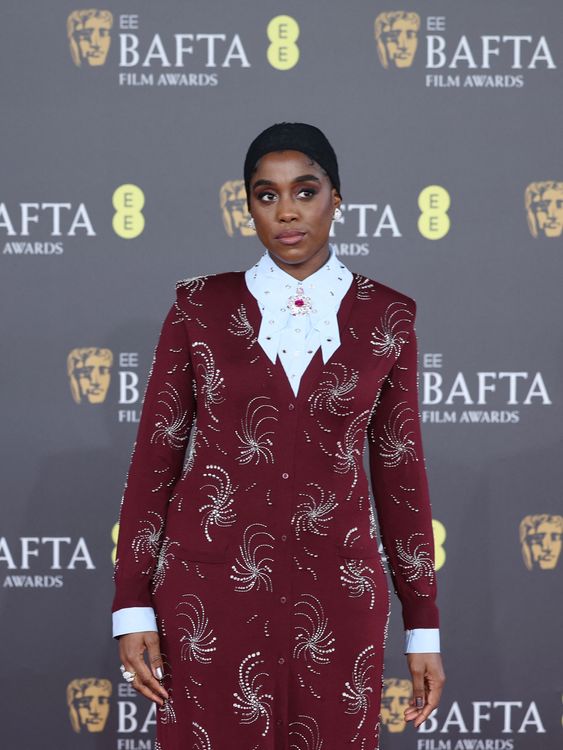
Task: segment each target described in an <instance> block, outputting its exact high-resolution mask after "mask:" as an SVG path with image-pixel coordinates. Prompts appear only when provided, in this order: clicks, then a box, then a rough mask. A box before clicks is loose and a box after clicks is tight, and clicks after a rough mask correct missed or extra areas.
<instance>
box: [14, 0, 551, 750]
mask: <svg viewBox="0 0 563 750" xmlns="http://www.w3.org/2000/svg"><path fill="white" fill-rule="evenodd" d="M396 11H397V12H396ZM402 11H404V12H402ZM279 16H285V18H279ZM562 22H563V11H562V6H561V3H560V2H557V0H538V2H535V3H529V2H524V0H494V1H493V2H491V0H488V1H486V0H473V2H456V1H455V0H450V1H449V2H445V1H444V2H439V1H437V0H426V1H425V2H422V1H421V0H415V1H414V2H411V3H409V4H407V5H405V4H397V5H396V6H395V5H393V4H391V7H389V5H388V4H387V3H385V4H382V3H379V2H357V3H351V4H346V3H342V2H336V1H335V0H330V1H328V0H325V1H324V2H321V1H320V0H313V1H312V2H308V3H303V2H294V1H293V0H285V2H284V3H282V4H280V3H277V2H271V1H270V0H264V1H263V2H260V3H258V2H244V3H243V2H238V3H227V2H223V3H219V2H215V1H213V2H210V1H209V0H207V1H206V2H203V1H201V2H195V1H194V0H191V1H186V0H184V2H180V1H179V0H165V1H162V2H159V3H153V2H148V1H147V0H139V1H138V2H135V3H131V2H125V0H123V1H122V2H120V3H118V2H110V3H106V4H104V5H101V6H99V7H98V8H97V9H92V8H89V7H88V6H85V7H83V6H77V5H76V4H75V3H69V2H64V1H63V0H58V1H57V2H51V3H45V2H39V0H34V1H32V2H18V3H16V2H11V3H9V2H4V3H3V13H2V23H1V28H0V58H1V64H0V71H1V72H0V87H1V88H0V93H1V102H2V106H1V108H0V122H1V126H2V138H1V140H0V149H1V157H2V158H1V163H2V174H1V179H2V182H1V194H0V263H1V280H2V282H1V283H2V289H1V295H0V299H1V302H2V315H1V318H0V319H1V323H2V329H3V330H2V333H3V345H2V353H3V354H2V398H3V410H2V414H3V419H2V426H3V436H4V440H3V450H2V454H3V458H4V462H3V471H2V479H3V492H2V515H1V528H0V574H1V575H0V583H1V585H0V606H1V610H2V615H1V617H2V620H1V622H2V628H1V629H2V638H1V643H2V652H3V654H2V657H1V664H2V674H3V679H2V680H0V705H1V706H2V715H3V719H2V745H3V746H6V747H10V748H21V749H22V750H28V749H31V748H39V747H45V746H47V747H56V748H59V749H61V750H62V748H73V750H74V749H76V748H89V747H96V748H108V749H109V748H116V749H117V750H148V749H149V748H151V747H152V746H153V741H152V737H153V734H154V715H153V712H151V711H149V708H150V705H149V704H148V702H147V701H146V700H145V699H143V698H141V697H137V694H136V693H135V692H134V691H132V690H130V689H129V688H128V686H127V685H126V684H125V683H123V682H122V681H121V679H120V673H119V670H118V665H119V662H118V655H117V647H116V643H115V642H114V641H113V640H112V638H111V631H110V605H111V597H112V594H113V585H112V580H111V576H112V553H113V548H114V542H115V534H116V529H115V524H116V521H117V517H118V512H119V502H120V498H121V493H122V490H123V485H124V481H125V475H126V471H127V468H128V462H129V459H130V455H131V451H132V447H133V441H134V439H135V431H136V421H135V420H137V419H138V414H139V407H140V401H141V399H142V393H143V389H144V386H145V383H146V378H147V374H148V371H149V366H150V361H151V357H152V352H153V349H154V346H155V344H156V338H157V335H158V331H159V329H160V325H161V323H162V320H163V318H164V315H165V313H166V310H167V309H168V306H169V305H170V303H171V301H172V299H173V295H174V282H175V281H176V280H177V279H181V278H185V277H189V276H194V275H198V274H205V273H216V272H222V271H228V270H242V269H245V268H247V267H249V266H250V265H251V264H252V263H253V262H255V261H256V260H257V258H258V257H259V255H260V253H261V252H262V251H263V247H262V246H261V245H260V243H259V241H258V240H257V238H256V237H255V236H254V235H252V234H250V235H249V236H247V235H248V232H247V230H245V228H244V223H245V221H246V218H247V217H246V216H245V215H244V189H243V185H242V183H241V180H242V164H243V158H244V154H245V152H246V149H247V147H248V145H249V143H250V141H251V140H252V138H254V136H255V135H257V133H258V132H260V131H261V130H262V129H263V128H265V127H267V126H268V125H270V124H272V123H273V122H278V121H280V120H290V121H294V120H301V121H306V122H310V123H313V124H316V125H318V126H319V127H321V128H322V129H323V130H324V131H325V133H326V134H327V136H328V138H329V139H330V140H331V142H332V143H333V145H334V147H335V150H336V152H337V154H338V157H339V161H340V172H341V180H342V195H343V203H344V205H343V209H344V210H343V213H344V216H343V219H342V221H341V222H340V223H338V224H335V225H334V236H333V237H331V242H332V243H333V245H334V247H335V250H336V252H337V254H338V255H339V256H340V257H341V258H342V260H343V261H344V262H345V263H346V264H347V265H348V267H349V268H350V269H351V270H355V271H358V272H361V273H364V274H366V275H368V276H371V277H372V278H375V279H377V280H379V281H381V282H383V283H386V284H389V285H391V286H394V287H396V288H398V289H400V290H401V291H403V292H405V293H407V294H409V295H411V296H413V297H414V298H415V299H416V300H417V303H418V316H417V333H418V337H419V344H420V400H421V401H420V411H421V416H422V419H423V420H424V424H423V431H424V440H425V452H426V460H427V467H428V473H429V483H430V488H431V496H432V508H433V515H434V518H435V534H436V566H437V569H438V587H439V605H440V609H441V618H442V627H441V635H442V651H443V659H444V665H445V669H446V674H447V684H446V688H445V691H444V694H443V697H442V702H441V705H440V706H439V708H438V710H437V711H436V712H435V715H434V716H433V717H432V718H431V719H430V720H429V721H427V722H426V724H425V725H424V726H423V727H422V728H420V729H419V730H418V731H415V730H414V729H413V727H412V725H411V724H409V725H407V726H405V724H404V723H403V722H402V721H401V716H402V712H403V710H404V707H405V705H404V701H405V700H406V696H408V690H409V683H408V682H406V680H408V678H409V673H408V670H407V664H406V658H405V656H404V655H403V653H402V647H403V630H402V624H401V620H400V610H399V603H398V600H397V599H396V598H395V597H394V598H393V610H392V614H391V622H390V633H389V638H388V641H387V652H386V668H385V676H386V689H385V694H384V700H383V713H382V718H383V722H384V724H385V729H384V731H383V736H382V747H384V748H388V749H389V750H392V748H408V749H413V750H414V749H415V748H416V750H438V749H440V750H456V749H457V748H466V747H467V748H475V750H479V748H486V749H487V750H509V749H510V748H518V750H523V749H524V748H556V747H560V746H561V713H562V702H561V696H562V687H563V686H562V681H561V673H562V670H561V666H562V665H561V645H560V637H561V610H562V606H561V578H560V572H561V568H562V565H563V562H562V561H561V560H560V559H559V553H560V548H561V535H562V524H563V518H562V515H561V514H562V504H561V486H562V480H563V470H562V464H563V461H562V460H561V436H562V429H561V423H562V419H563V413H562V410H561V401H562V399H561V397H562V393H561V390H562V385H561V376H560V372H561V330H562V325H561V321H562V312H563V310H562V307H563V305H562V296H561V292H560V288H561V278H562V276H561V270H562V261H561V253H562V228H563V168H562V165H561V145H560V141H561V122H562V114H563V113H562V106H561V104H562V97H561V88H562V72H563V71H562V67H563V54H562V53H563V35H562V34H561V28H562ZM297 32H298V36H297V37H296V33H297ZM175 35H184V36H183V37H182V36H178V37H175ZM189 35H192V36H191V37H190V36H189ZM198 35H200V36H199V37H198ZM202 35H203V36H202ZM209 35H218V36H216V37H211V36H209ZM177 46H178V47H179V48H180V51H181V49H182V48H184V49H185V50H186V51H185V52H184V53H183V55H182V54H179V55H177V51H176V48H177ZM190 48H191V51H189V50H190ZM557 154H559V156H557ZM141 197H142V198H144V205H143V206H142V207H141V206H140V202H142V201H141ZM366 465H367V463H366ZM558 639H559V640H558ZM366 750H371V749H366Z"/></svg>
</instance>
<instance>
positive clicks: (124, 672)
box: [119, 664, 137, 682]
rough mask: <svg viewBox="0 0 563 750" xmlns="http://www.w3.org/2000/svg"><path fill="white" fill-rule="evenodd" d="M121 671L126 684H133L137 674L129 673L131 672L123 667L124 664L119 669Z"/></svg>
mask: <svg viewBox="0 0 563 750" xmlns="http://www.w3.org/2000/svg"><path fill="white" fill-rule="evenodd" d="M119 669H120V670H121V674H122V676H123V679H124V680H125V681H126V682H133V680H134V679H135V677H136V676H137V673H136V672H129V671H127V669H125V667H124V666H123V664H122V665H121V666H120V667H119Z"/></svg>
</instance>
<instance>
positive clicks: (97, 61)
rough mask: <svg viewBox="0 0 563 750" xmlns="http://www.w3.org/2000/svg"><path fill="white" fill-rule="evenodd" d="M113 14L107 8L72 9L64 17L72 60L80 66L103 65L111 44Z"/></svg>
mask: <svg viewBox="0 0 563 750" xmlns="http://www.w3.org/2000/svg"><path fill="white" fill-rule="evenodd" d="M112 26H113V14H112V13H111V12H110V11H109V10H96V9H95V8H90V9H88V10H73V11H72V13H71V14H70V15H69V16H68V18H67V19H66V33H67V36H68V43H69V45H70V54H71V56H72V62H73V63H74V64H75V65H76V67H77V68H80V66H81V65H82V63H83V62H84V61H85V62H87V63H88V65H89V66H90V67H96V66H98V65H103V64H104V63H105V61H106V57H107V54H108V50H109V45H110V44H111V36H110V31H111V27H112Z"/></svg>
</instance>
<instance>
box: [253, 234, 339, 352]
mask: <svg viewBox="0 0 563 750" xmlns="http://www.w3.org/2000/svg"><path fill="white" fill-rule="evenodd" d="M245 279H246V284H247V286H248V289H249V291H250V292H251V294H252V295H253V296H254V297H255V298H256V300H257V301H258V305H259V307H260V311H261V313H262V322H261V325H260V331H259V333H258V342H259V343H260V345H261V346H262V348H263V349H264V351H265V352H266V354H267V355H268V357H269V358H270V359H271V360H272V362H275V361H276V356H277V354H278V350H279V348H280V338H281V334H282V332H283V331H284V330H286V329H288V328H289V329H291V328H292V327H293V326H294V325H295V324H296V322H299V325H298V326H297V327H298V328H299V329H300V330H303V331H304V334H305V342H306V344H307V347H308V348H309V349H313V350H314V351H315V350H316V349H317V348H318V347H319V345H320V346H321V348H322V354H323V361H324V362H326V361H327V360H328V359H329V357H330V356H331V355H332V354H333V352H334V351H336V349H338V347H339V346H340V331H339V330H338V319H337V313H338V308H339V306H340V302H341V300H342V298H343V297H344V295H345V294H346V292H347V291H348V289H349V287H350V284H351V283H352V280H353V274H352V272H351V271H350V270H349V269H348V268H347V267H346V266H345V265H344V264H343V263H342V262H341V261H340V259H339V258H337V257H336V255H335V253H334V250H333V249H332V248H331V249H330V256H329V258H328V259H327V261H326V262H325V263H324V264H323V265H322V266H321V267H320V268H318V269H317V270H316V271H315V272H314V273H312V274H310V275H309V276H307V278H306V279H303V281H298V280H297V279H295V278H294V277H293V276H291V274H289V273H287V272H286V271H284V270H283V269H282V268H280V267H279V266H278V265H277V263H275V262H274V261H273V260H272V258H271V256H270V254H269V252H268V251H267V250H265V251H264V253H263V254H262V256H261V258H260V259H259V261H258V262H257V263H255V264H254V265H253V266H252V267H251V268H249V269H248V270H247V271H246V272H245ZM298 286H301V287H303V291H304V294H305V296H306V297H309V298H310V300H311V305H312V309H311V310H310V311H309V312H307V313H305V314H303V315H293V314H292V313H291V311H290V310H289V309H288V307H287V304H288V300H289V297H291V296H292V295H295V294H296V292H297V288H298Z"/></svg>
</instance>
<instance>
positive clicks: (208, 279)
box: [175, 271, 239, 296]
mask: <svg viewBox="0 0 563 750" xmlns="http://www.w3.org/2000/svg"><path fill="white" fill-rule="evenodd" d="M238 275H239V274H238V273H237V272H236V271H224V272H222V273H207V274H202V275H200V276H189V277H188V278H185V279H179V280H178V281H176V284H175V286H176V294H177V295H181V294H188V295H189V296H191V295H192V294H194V292H198V293H199V292H206V291H208V292H213V291H215V290H218V291H221V292H222V293H223V292H225V291H226V290H227V289H229V288H230V287H231V286H234V285H235V284H236V283H237V279H238Z"/></svg>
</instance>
